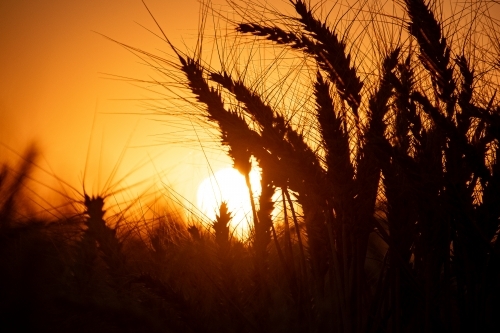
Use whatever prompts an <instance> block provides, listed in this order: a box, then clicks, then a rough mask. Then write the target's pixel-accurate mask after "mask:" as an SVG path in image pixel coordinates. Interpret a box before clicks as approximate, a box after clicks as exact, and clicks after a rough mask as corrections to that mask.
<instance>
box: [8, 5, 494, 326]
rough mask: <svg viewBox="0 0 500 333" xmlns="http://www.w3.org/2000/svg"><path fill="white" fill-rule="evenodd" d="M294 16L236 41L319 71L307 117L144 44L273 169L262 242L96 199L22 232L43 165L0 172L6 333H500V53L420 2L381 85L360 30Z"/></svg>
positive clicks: (246, 153)
mask: <svg viewBox="0 0 500 333" xmlns="http://www.w3.org/2000/svg"><path fill="white" fill-rule="evenodd" d="M291 3H292V6H293V8H294V10H295V12H296V16H295V17H293V18H286V17H285V18H283V17H281V18H280V20H276V21H271V20H269V21H265V20H263V21H252V22H242V23H238V24H236V26H235V31H236V32H237V33H238V34H239V36H240V38H241V36H243V38H248V39H249V40H253V41H254V42H256V43H258V44H261V43H262V44H265V45H275V48H283V49H286V50H288V52H290V53H289V54H295V56H296V57H301V58H303V59H304V62H305V63H307V64H308V66H309V67H307V68H309V70H310V69H311V68H313V71H312V73H313V74H314V75H312V76H310V86H309V87H307V86H305V85H304V86H303V91H300V92H299V91H298V90H296V91H295V92H294V94H295V95H296V97H297V96H303V95H304V94H305V95H307V94H308V95H307V97H306V98H304V97H301V98H302V99H303V100H305V101H306V102H303V103H302V104H301V107H300V108H301V110H302V111H301V113H300V116H301V117H302V119H306V120H301V121H302V122H301V121H298V120H297V119H296V117H295V116H296V115H297V114H294V115H292V114H291V113H287V112H286V110H284V109H283V108H285V109H286V106H285V107H278V106H277V104H276V103H275V104H273V103H272V98H270V97H269V96H268V95H266V92H267V93H269V94H272V91H271V90H262V89H261V90H259V89H256V88H254V87H255V86H252V84H251V83H250V82H249V81H248V80H247V79H246V77H245V75H244V74H241V73H242V72H238V71H231V70H229V69H228V68H229V67H227V66H223V68H222V70H220V69H219V70H215V69H213V68H212V67H210V66H209V65H207V64H206V63H204V62H203V61H202V59H201V58H200V56H198V55H197V56H193V57H191V56H188V55H185V54H182V53H180V52H179V51H178V50H176V49H174V51H175V53H176V55H177V60H176V61H177V62H172V61H170V60H168V61H167V60H164V59H162V58H159V57H155V56H152V55H151V54H148V53H145V52H144V53H141V51H140V50H137V49H134V51H136V52H138V53H139V54H142V55H147V56H148V57H149V59H151V62H152V63H153V62H154V63H155V66H156V67H158V68H160V66H165V67H161V68H160V72H162V71H163V68H168V69H169V70H170V71H177V72H178V73H179V74H180V75H181V76H179V77H180V78H182V80H181V83H182V84H183V85H184V87H186V88H188V89H189V90H190V92H191V96H194V98H195V100H193V105H196V106H197V107H198V111H199V117H200V118H201V119H203V120H204V121H205V122H207V121H208V122H207V124H214V125H215V126H216V128H217V129H218V133H219V140H220V142H222V146H223V147H224V149H226V150H227V152H228V154H229V156H230V157H231V158H232V159H233V161H234V166H235V168H237V169H238V170H239V171H240V172H241V173H242V174H243V175H245V176H246V177H247V179H248V177H249V172H250V168H251V165H252V163H258V165H259V166H260V168H261V170H262V174H261V176H262V189H263V190H262V194H261V196H260V198H259V199H258V200H256V202H255V203H254V214H253V223H254V225H253V230H252V233H251V235H250V238H249V239H248V240H246V241H242V240H237V239H236V238H235V237H231V229H230V228H229V227H228V223H229V220H230V212H228V211H227V209H226V207H225V205H224V204H223V205H221V207H220V211H219V214H218V218H217V220H216V221H213V223H212V224H211V225H210V226H209V228H207V229H205V228H203V227H202V226H201V225H190V226H188V225H186V224H184V223H183V222H182V221H181V220H180V219H179V218H177V217H176V215H175V214H167V213H161V214H160V213H156V214H154V216H153V217H151V218H150V219H148V220H141V221H128V223H126V224H125V227H124V226H123V224H120V226H121V227H116V226H115V225H112V224H111V223H108V219H107V217H106V215H105V212H104V211H103V206H104V204H105V199H106V198H104V199H103V198H101V197H89V196H84V197H83V198H81V201H82V204H83V206H82V207H84V209H83V210H82V212H81V213H82V214H80V215H77V217H69V215H68V218H67V219H58V220H57V221H39V220H36V219H33V218H32V219H26V218H21V216H20V215H19V214H18V212H19V211H22V206H23V204H24V203H23V202H24V201H23V191H22V189H23V182H24V181H25V180H26V177H28V176H29V174H30V168H31V166H32V162H33V159H34V157H35V154H34V153H33V152H32V151H30V152H28V153H27V154H26V156H25V162H24V163H23V164H22V165H21V166H19V167H18V168H14V169H13V168H9V167H7V166H5V167H4V168H2V169H1V172H0V267H1V268H0V330H3V328H4V327H12V328H14V330H16V329H17V330H18V331H23V332H26V331H35V330H36V331H51V332H52V331H55V332H57V331H61V332H70V331H71V332H90V331H95V332H101V331H102V332H142V331H143V332H160V331H161V332H346V333H348V332H393V333H395V332H488V331H490V330H498V329H499V322H498V314H500V241H499V240H498V233H499V226H500V164H499V160H498V153H499V143H500V142H499V140H500V105H499V103H498V100H499V99H498V96H497V90H498V88H500V85H499V83H498V81H497V79H498V77H497V74H498V70H499V68H500V60H499V59H500V57H499V55H498V52H497V51H498V48H496V49H495V47H494V46H495V43H497V47H498V45H499V44H498V43H499V41H498V40H497V39H495V38H492V39H491V41H492V43H491V45H492V47H490V48H487V49H484V48H483V47H482V44H479V40H480V39H475V38H476V37H477V36H476V35H475V34H474V33H472V32H471V31H472V30H473V29H472V28H471V29H469V30H468V31H469V32H464V31H467V29H465V30H462V29H459V28H458V27H459V25H458V24H457V25H456V26H455V27H457V28H456V30H453V25H452V24H451V23H449V22H456V20H447V21H446V20H441V18H439V17H438V15H437V14H436V12H435V10H436V8H438V7H434V6H430V5H428V4H426V3H425V2H424V1H423V0H405V1H404V2H402V3H401V4H400V6H401V8H402V9H403V11H402V13H405V14H402V15H404V16H402V17H401V18H397V17H394V16H392V17H388V16H386V17H385V21H386V22H387V21H389V22H390V23H391V24H393V25H394V26H396V27H399V28H400V31H399V30H397V29H396V33H395V34H396V35H401V36H406V35H407V37H401V38H399V39H398V38H396V39H393V41H394V40H396V41H395V42H393V43H390V42H388V41H387V40H385V39H384V38H383V36H382V34H380V35H379V39H378V40H377V39H374V40H373V44H372V46H373V48H374V49H376V50H375V51H373V53H376V52H378V53H379V58H377V59H376V60H373V58H372V60H371V61H372V64H374V65H373V68H374V70H373V71H372V72H370V73H368V74H367V72H366V71H364V72H363V73H361V71H360V68H364V67H362V66H361V65H360V64H356V63H355V60H353V59H354V58H353V55H350V52H351V51H350V50H358V51H357V52H361V51H359V50H360V49H355V48H353V47H352V46H351V45H350V43H351V42H350V40H349V39H348V38H344V37H342V36H346V34H344V31H337V30H336V29H337V28H338V27H339V26H341V25H340V24H338V25H337V23H338V22H333V23H332V22H329V23H325V22H326V21H324V20H322V19H320V18H319V16H318V15H316V14H315V13H316V12H315V11H314V10H313V9H312V7H311V5H309V4H307V3H305V2H303V1H291ZM371 8H375V7H371ZM466 8H467V7H464V9H463V11H462V14H463V13H465V12H466ZM478 8H479V7H478ZM481 8H483V9H484V8H486V7H481ZM481 13H482V14H480V15H478V16H476V17H475V18H473V19H469V20H470V21H468V23H467V24H469V26H470V27H472V26H474V25H475V24H476V23H481V22H492V25H491V26H490V27H491V29H493V30H490V32H492V31H493V32H492V34H490V35H489V37H491V36H494V28H495V27H498V25H495V24H498V22H495V21H494V18H491V17H487V16H486V15H485V14H484V13H485V11H483V12H481ZM476 14H477V13H476ZM481 15H482V16H481ZM462 16H466V15H462ZM438 18H439V20H438ZM454 18H455V19H456V16H455V17H454ZM481 20H485V21H481ZM377 22H379V21H378V19H377V18H373V21H372V22H371V23H372V24H377ZM445 22H447V23H446V24H447V25H446V27H447V28H448V31H447V34H448V35H449V36H446V35H445V29H444V27H445ZM450 27H452V28H451V30H450V29H449V28H450ZM375 30H376V29H375ZM379 31H380V30H379ZM233 33H234V32H233ZM445 37H449V38H445ZM482 37H484V38H486V37H488V36H487V35H484V36H482ZM384 43H385V44H384ZM454 43H455V44H454ZM375 46H376V47H375ZM495 52H496V53H495ZM367 53H368V51H367ZM200 54H201V52H200ZM356 55H359V53H358V54H356ZM355 58H356V59H357V60H360V59H361V57H359V56H356V57H355ZM166 72H167V71H166V70H165V73H166ZM262 75H265V74H262ZM283 90H284V89H283ZM297 98H298V97H297ZM294 117H295V118H294ZM207 126H210V125H207ZM305 128H307V131H306V130H305ZM311 133H312V134H311ZM250 192H251V190H250ZM275 193H280V196H279V198H280V199H279V200H274V202H273V200H272V198H273V197H274V198H276V196H275ZM276 206H279V207H281V213H280V218H279V220H278V218H276V219H275V220H273V218H272V215H271V212H272V211H273V208H274V207H276ZM141 226H142V227H141Z"/></svg>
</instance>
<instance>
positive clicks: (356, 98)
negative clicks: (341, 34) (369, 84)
mask: <svg viewBox="0 0 500 333" xmlns="http://www.w3.org/2000/svg"><path fill="white" fill-rule="evenodd" d="M292 4H293V5H294V7H295V10H296V12H297V13H298V14H299V15H300V18H299V19H298V20H299V22H300V23H302V25H303V29H304V30H305V31H307V32H308V33H310V34H311V36H312V37H313V38H314V39H315V40H317V41H318V44H317V45H316V46H317V47H316V49H315V50H314V51H315V53H316V59H317V61H318V63H319V65H320V67H321V68H322V69H324V70H325V71H326V72H327V73H328V74H329V77H330V79H331V80H332V82H334V83H335V85H336V86H337V89H338V92H339V94H340V96H341V97H342V98H343V99H345V100H346V101H347V103H348V104H349V105H350V106H351V108H352V111H353V112H354V114H355V115H356V116H357V111H358V108H359V106H360V104H361V95H360V92H361V89H362V87H363V83H362V82H361V80H360V79H359V77H358V76H357V74H356V70H355V69H354V67H351V56H350V54H349V53H348V52H347V51H346V45H345V43H344V41H342V40H340V39H339V38H338V36H337V34H336V33H335V31H333V30H331V28H330V27H329V26H328V25H327V24H326V23H325V22H321V21H320V20H319V19H317V18H316V17H315V16H314V14H313V13H312V10H311V9H310V8H308V6H307V5H306V3H305V2H304V1H302V0H297V1H292Z"/></svg>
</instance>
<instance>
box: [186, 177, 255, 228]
mask: <svg viewBox="0 0 500 333" xmlns="http://www.w3.org/2000/svg"><path fill="white" fill-rule="evenodd" d="M250 184H251V186H252V191H253V194H254V198H255V200H257V198H258V196H259V194H260V191H261V186H260V174H259V172H258V171H257V170H252V171H251V172H250ZM222 201H225V202H226V203H227V204H228V208H229V211H230V212H231V213H232V216H233V218H232V220H231V226H232V228H235V229H236V230H235V234H236V235H238V236H241V235H243V236H244V235H246V234H247V233H248V229H249V224H250V223H251V221H252V207H251V204H250V197H249V193H248V188H247V186H246V182H245V177H244V176H243V175H241V174H240V173H239V172H238V171H237V170H235V169H233V168H225V169H221V170H219V171H217V172H215V174H214V175H212V176H210V177H207V178H205V179H204V180H203V181H202V182H201V183H200V185H199V187H198V192H197V201H196V203H197V206H198V208H199V209H200V211H201V212H202V213H203V214H204V215H205V216H206V217H207V218H208V219H210V220H211V221H213V220H214V219H215V216H216V214H217V212H218V209H219V207H220V203H221V202H222Z"/></svg>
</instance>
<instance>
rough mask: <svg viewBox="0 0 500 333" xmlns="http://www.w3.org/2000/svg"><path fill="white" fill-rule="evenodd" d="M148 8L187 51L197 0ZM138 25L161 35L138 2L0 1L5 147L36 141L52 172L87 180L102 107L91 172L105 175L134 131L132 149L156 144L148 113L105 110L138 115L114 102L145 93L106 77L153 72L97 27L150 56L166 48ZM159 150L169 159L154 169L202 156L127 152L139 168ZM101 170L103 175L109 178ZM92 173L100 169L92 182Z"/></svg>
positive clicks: (0, 130)
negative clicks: (103, 168) (138, 162)
mask: <svg viewBox="0 0 500 333" xmlns="http://www.w3.org/2000/svg"><path fill="white" fill-rule="evenodd" d="M147 3H148V6H149V7H150V9H151V11H152V12H153V13H154V14H155V16H156V18H157V19H158V21H159V22H160V24H161V25H162V27H163V29H164V30H165V31H166V32H167V33H168V35H169V38H171V40H172V41H173V42H174V43H176V44H177V45H179V46H181V45H182V40H184V41H186V43H190V41H193V40H194V39H195V36H196V32H197V23H198V11H199V4H198V2H197V1H196V0H183V1H162V0H148V1H147ZM135 22H138V23H140V24H142V25H144V26H146V27H148V28H150V29H153V30H156V29H155V26H154V23H153V21H152V20H151V18H150V17H149V15H148V13H147V11H146V9H145V8H144V6H143V5H142V3H141V1H140V0H107V1H101V0H73V1H63V0H44V1H37V0H2V1H0V42H1V45H2V47H1V48H2V52H0V142H1V143H4V144H7V145H9V146H10V147H12V148H14V149H15V150H16V151H18V152H21V151H22V150H23V149H24V147H25V146H26V145H27V144H28V142H30V141H36V143H37V144H38V146H39V147H40V148H41V152H42V153H43V155H44V158H45V159H46V160H47V161H49V164H50V167H51V168H53V169H54V171H55V173H56V174H58V175H59V176H60V177H62V178H64V179H65V180H68V181H70V182H71V183H72V184H75V182H76V183H78V181H79V180H81V178H82V175H83V170H84V169H85V159H86V152H87V147H88V145H89V140H90V139H89V138H90V136H91V129H92V120H93V117H94V111H95V110H96V108H97V121H96V127H95V129H94V132H93V133H92V145H91V150H90V155H91V159H92V160H93V161H94V162H93V164H94V165H93V166H91V167H89V169H99V167H98V166H96V165H98V161H99V159H102V160H104V162H101V164H106V163H108V164H109V165H113V164H114V163H115V162H116V160H117V159H118V157H117V156H118V154H119V153H120V151H121V150H122V148H123V147H124V146H125V145H126V141H127V139H128V138H129V136H131V135H132V134H133V138H132V141H131V144H130V145H131V146H134V145H145V146H151V145H154V144H156V143H157V138H156V137H153V136H152V135H158V134H161V133H162V131H165V127H164V125H158V124H156V123H155V122H152V121H150V120H148V119H147V117H145V116H134V115H123V114H120V115H109V114H105V113H140V112H141V111H142V110H143V107H141V106H140V105H139V103H138V102H135V101H130V100H128V101H117V100H116V99H130V98H143V97H147V95H146V93H145V92H144V91H143V90H141V89H140V88H138V87H136V86H133V85H131V84H127V83H123V82H118V81H114V80H107V79H103V75H102V74H101V73H111V74H116V75H122V76H128V77H134V78H147V77H148V75H149V74H150V73H149V72H148V71H150V70H149V69H147V68H145V66H143V65H141V64H140V63H139V61H138V59H137V58H136V57H134V56H133V55H132V54H130V53H129V52H127V51H126V50H124V49H123V48H121V47H119V46H118V45H116V44H114V43H112V42H110V41H108V40H106V39H105V38H103V37H101V36H99V35H98V34H96V33H95V32H94V31H96V32H99V33H102V34H104V35H107V36H109V37H111V38H114V39H117V40H119V41H122V42H124V43H127V44H129V45H133V46H137V47H140V48H142V49H144V50H148V51H156V50H157V49H166V45H165V44H163V43H162V42H161V41H160V40H158V39H157V38H156V37H154V36H153V35H152V34H151V33H150V32H148V31H146V30H145V29H144V28H142V27H140V26H139V25H138V24H137V23H135ZM149 97H150V96H149ZM134 129H135V132H134ZM167 140H168V139H167ZM101 144H102V145H103V148H102V150H103V152H102V156H103V157H101V158H99V156H101V152H100V151H101ZM160 150H161V151H166V153H165V154H164V155H165V156H167V158H163V159H159V160H157V161H155V163H157V165H156V167H158V168H164V167H165V168H167V169H170V170H174V169H176V168H178V167H179V166H180V165H183V164H186V163H188V164H193V163H197V162H196V161H197V160H199V156H198V155H197V153H196V152H194V156H193V152H191V151H188V150H186V149H184V150H182V149H179V147H175V146H171V147H168V146H163V147H159V148H155V147H149V148H145V149H133V150H132V152H130V153H127V154H128V155H131V156H132V159H134V162H135V160H136V159H140V158H148V157H147V153H149V154H152V155H155V154H157V153H158V152H159V151H160ZM0 153H1V154H2V156H1V157H2V159H5V156H7V157H8V156H9V155H8V153H7V151H6V150H5V149H3V148H2V147H0ZM174 153H175V154H174ZM6 154H7V155H6ZM169 156H175V159H173V158H168V157H169ZM125 163H126V162H125ZM129 168H130V167H129ZM108 169H109V168H108ZM123 169H127V166H123ZM146 169H147V168H146ZM149 169H151V168H149ZM92 171H95V170H89V174H90V173H91V172H92ZM126 171H127V170H126ZM184 171H186V170H185V169H184ZM148 172H155V171H154V170H153V171H152V170H150V171H139V175H136V176H134V177H135V178H134V177H132V178H133V180H129V181H130V182H134V181H136V180H138V179H140V178H143V177H145V176H149V175H147V173H148ZM191 172H195V171H191ZM102 173H103V174H104V175H102V177H103V178H105V177H106V175H105V174H106V172H102ZM141 173H142V174H141ZM94 176H95V172H94V175H92V176H89V177H94ZM176 178H179V176H176ZM188 178H192V175H190V176H189V177H188ZM195 178H196V177H195ZM170 181H171V182H173V183H175V182H176V179H172V180H170ZM198 181H200V180H198ZM180 182H183V181H182V180H180Z"/></svg>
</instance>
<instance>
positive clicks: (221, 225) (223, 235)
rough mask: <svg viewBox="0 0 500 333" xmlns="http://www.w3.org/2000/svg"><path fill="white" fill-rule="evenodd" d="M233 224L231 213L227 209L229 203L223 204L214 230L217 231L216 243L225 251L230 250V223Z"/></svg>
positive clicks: (214, 223)
mask: <svg viewBox="0 0 500 333" xmlns="http://www.w3.org/2000/svg"><path fill="white" fill-rule="evenodd" d="M230 222H231V212H229V210H228V208H227V203H225V202H222V203H221V204H220V207H219V213H218V214H217V216H216V217H215V221H214V222H213V224H212V228H213V229H214V231H215V242H216V243H217V245H218V246H219V248H220V249H221V250H223V251H228V250H229V242H230V238H229V235H230V231H229V223H230Z"/></svg>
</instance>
